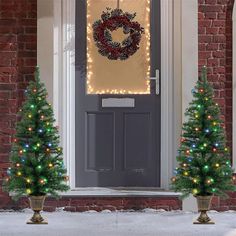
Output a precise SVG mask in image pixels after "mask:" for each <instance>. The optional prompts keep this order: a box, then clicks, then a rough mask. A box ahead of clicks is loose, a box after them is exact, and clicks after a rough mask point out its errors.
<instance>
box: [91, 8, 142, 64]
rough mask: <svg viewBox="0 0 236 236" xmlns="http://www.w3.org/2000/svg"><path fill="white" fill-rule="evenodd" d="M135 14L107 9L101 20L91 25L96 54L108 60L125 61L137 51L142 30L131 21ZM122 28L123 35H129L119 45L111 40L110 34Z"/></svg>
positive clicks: (136, 23) (137, 24) (135, 22)
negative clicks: (96, 48)
mask: <svg viewBox="0 0 236 236" xmlns="http://www.w3.org/2000/svg"><path fill="white" fill-rule="evenodd" d="M135 16H136V13H134V14H131V13H128V12H123V11H122V10H121V9H118V8H117V9H114V10H111V9H110V8H107V11H104V12H103V13H102V15H101V19H100V20H97V21H95V22H94V24H93V38H94V41H95V43H96V46H97V47H98V52H99V53H100V54H101V55H102V56H105V57H107V58H108V59H110V60H126V59H128V58H129V57H130V56H132V55H133V54H135V53H136V52H137V50H138V49H139V44H140V41H141V37H142V34H144V28H143V27H141V26H140V24H139V23H138V22H137V21H133V19H134V18H135ZM118 28H123V32H124V34H129V36H128V37H127V38H125V39H124V40H123V41H122V42H121V43H119V42H114V41H113V40H112V36H111V32H112V31H114V30H117V29H118Z"/></svg>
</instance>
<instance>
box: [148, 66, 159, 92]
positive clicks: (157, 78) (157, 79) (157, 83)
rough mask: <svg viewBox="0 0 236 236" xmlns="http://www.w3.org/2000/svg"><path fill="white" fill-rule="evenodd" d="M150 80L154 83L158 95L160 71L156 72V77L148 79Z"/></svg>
mask: <svg viewBox="0 0 236 236" xmlns="http://www.w3.org/2000/svg"><path fill="white" fill-rule="evenodd" d="M150 80H155V81H156V95H159V94H160V71H159V70H156V76H155V77H150Z"/></svg>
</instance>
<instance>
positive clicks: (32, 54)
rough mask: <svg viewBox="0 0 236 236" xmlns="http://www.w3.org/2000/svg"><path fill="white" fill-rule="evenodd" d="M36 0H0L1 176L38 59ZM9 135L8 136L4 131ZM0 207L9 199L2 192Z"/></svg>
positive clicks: (6, 163)
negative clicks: (28, 83) (21, 105)
mask: <svg viewBox="0 0 236 236" xmlns="http://www.w3.org/2000/svg"><path fill="white" fill-rule="evenodd" d="M36 39H37V1H36V0H1V1H0V178H1V176H2V174H3V173H5V171H6V168H7V167H8V162H9V157H8V156H9V150H10V146H11V137H10V134H12V133H14V127H15V122H16V112H17V110H18V107H19V105H20V104H21V103H22V98H23V92H24V89H25V87H26V84H27V82H28V81H29V80H30V79H32V75H33V71H34V68H35V65H36V63H37V62H36V60H37V52H36V51H37V42H36ZM6 133H7V134H9V135H7V134H6ZM1 183H2V179H0V207H3V206H5V205H6V204H7V202H9V198H8V197H7V195H6V194H3V193H1Z"/></svg>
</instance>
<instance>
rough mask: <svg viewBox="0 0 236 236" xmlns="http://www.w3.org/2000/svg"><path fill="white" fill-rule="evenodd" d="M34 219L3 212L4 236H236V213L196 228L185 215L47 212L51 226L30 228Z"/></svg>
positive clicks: (0, 228)
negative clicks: (28, 222) (30, 223)
mask: <svg viewBox="0 0 236 236" xmlns="http://www.w3.org/2000/svg"><path fill="white" fill-rule="evenodd" d="M31 215H32V213H31V211H30V210H26V211H24V212H0V236H15V235H17V236H21V235H22V236H141V235H142V236H144V235H147V236H154V235H155V236H177V235H178V236H213V235H214V236H236V212H224V213H217V212H210V214H209V215H210V217H212V219H213V220H214V221H215V223H216V224H215V225H193V224H192V222H193V220H195V219H196V218H197V216H198V214H197V213H184V212H181V211H174V212H165V211H154V210H146V211H143V212H112V213H111V212H110V211H104V212H101V213H97V212H91V211H90V212H85V213H71V212H63V211H57V212H53V213H45V212H44V213H43V216H44V217H45V218H47V220H48V222H49V224H48V225H26V224H25V223H26V221H27V220H28V219H29V218H30V217H31ZM232 231H235V232H234V233H232ZM229 234H230V235H229Z"/></svg>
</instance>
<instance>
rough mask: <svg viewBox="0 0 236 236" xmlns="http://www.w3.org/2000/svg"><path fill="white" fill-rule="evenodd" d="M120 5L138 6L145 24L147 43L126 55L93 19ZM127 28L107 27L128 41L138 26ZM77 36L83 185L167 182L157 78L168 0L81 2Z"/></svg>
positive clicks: (78, 170)
mask: <svg viewBox="0 0 236 236" xmlns="http://www.w3.org/2000/svg"><path fill="white" fill-rule="evenodd" d="M116 7H118V8H119V9H122V10H123V12H129V13H134V12H136V16H135V18H134V19H133V21H134V22H135V21H137V22H139V24H140V27H143V33H142V34H141V33H140V34H141V40H140V43H139V48H138V49H137V50H136V52H135V53H130V54H129V55H128V56H127V55H125V58H114V57H113V58H112V53H111V54H109V53H106V52H105V53H104V52H102V51H103V50H101V48H100V49H99V48H98V45H97V44H96V43H97V42H96V41H95V39H94V33H95V28H94V26H93V23H94V22H95V21H97V20H99V19H101V15H102V12H103V11H105V12H106V11H107V9H106V8H110V9H111V10H112V9H115V8H116ZM110 9H108V11H111V10H110ZM113 14H114V12H113ZM121 18H122V17H121ZM105 20H106V19H105V18H104V19H103V22H104V21H105ZM101 22H102V21H100V23H101ZM98 23H99V22H98ZM110 23H111V21H110ZM113 23H114V22H113ZM116 23H117V21H116V22H115V23H114V24H116ZM124 28H125V27H124V25H119V27H117V28H115V29H114V30H111V29H109V30H108V31H106V33H107V32H109V33H108V36H109V37H110V36H111V39H112V41H113V42H120V45H122V42H123V40H125V38H127V37H128V36H129V35H131V33H132V32H133V31H132V30H130V31H129V30H128V32H124ZM100 36H101V37H102V36H104V34H101V33H100ZM75 42H76V49H75V55H76V88H75V89H76V147H75V149H76V165H75V173H76V187H159V186H160V110H161V109H160V94H159V93H158V87H157V86H158V83H157V82H158V81H155V80H152V78H153V77H157V76H156V71H157V70H158V69H160V51H161V50H160V1H159V0H152V1H150V0H122V1H119V0H87V1H86V0H77V1H76V40H75ZM113 46H114V45H113ZM99 50H100V51H99ZM113 56H114V55H113Z"/></svg>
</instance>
